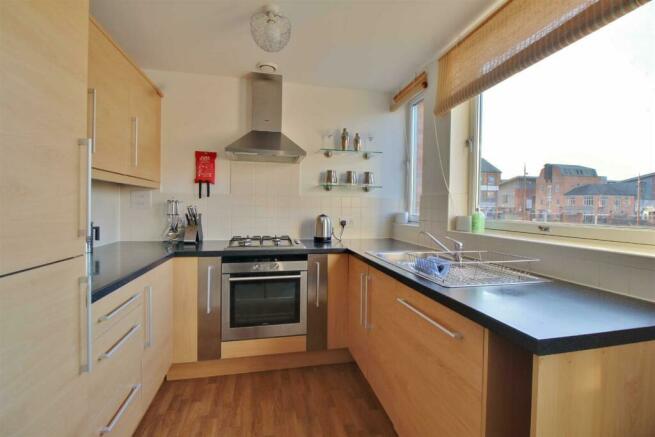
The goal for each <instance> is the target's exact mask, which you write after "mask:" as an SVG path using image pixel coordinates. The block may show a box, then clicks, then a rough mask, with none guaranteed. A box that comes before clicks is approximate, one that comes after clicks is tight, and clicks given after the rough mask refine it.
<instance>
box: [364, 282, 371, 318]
mask: <svg viewBox="0 0 655 437" xmlns="http://www.w3.org/2000/svg"><path fill="white" fill-rule="evenodd" d="M369 279H370V276H369V275H368V273H367V274H366V276H364V329H366V330H369V329H371V327H370V326H369V324H368V281H369Z"/></svg>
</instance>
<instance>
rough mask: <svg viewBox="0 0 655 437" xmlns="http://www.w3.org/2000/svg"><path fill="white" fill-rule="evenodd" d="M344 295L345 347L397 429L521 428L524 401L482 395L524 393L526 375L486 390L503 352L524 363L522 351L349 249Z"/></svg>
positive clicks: (463, 432) (458, 436)
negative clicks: (493, 390)
mask: <svg viewBox="0 0 655 437" xmlns="http://www.w3.org/2000/svg"><path fill="white" fill-rule="evenodd" d="M348 295H349V301H348V303H349V311H348V316H349V320H348V327H349V348H350V351H351V353H352V355H353V357H354V358H355V361H356V362H357V364H358V366H359V367H360V369H361V370H362V373H363V374H364V376H365V377H366V379H367V380H368V382H369V384H370V385H371V387H372V388H373V391H374V392H375V394H376V395H377V397H378V399H379V400H380V402H381V403H382V406H383V407H384V409H385V411H386V412H387V413H388V415H389V417H390V418H391V420H392V422H393V424H394V427H395V429H396V431H397V432H398V434H399V435H400V436H402V437H405V436H410V437H412V436H428V435H435V436H437V435H438V436H444V437H448V436H452V437H466V436H475V437H480V436H485V435H486V436H492V435H498V436H503V437H507V436H527V435H529V419H528V420H526V419H525V418H526V417H527V418H529V416H530V404H529V401H528V402H527V403H525V402H524V403H523V404H521V405H515V406H514V408H512V409H507V408H495V406H494V407H491V408H487V400H488V399H493V401H494V402H497V403H499V404H501V405H514V403H513V400H514V399H526V398H527V399H529V396H530V394H529V393H530V385H529V383H526V381H528V380H529V379H528V378H522V381H521V384H517V388H516V390H506V391H500V392H498V393H494V396H492V397H490V396H489V393H488V392H487V387H492V386H496V385H499V384H498V382H499V379H501V378H507V377H508V375H506V374H503V373H502V372H500V371H496V369H498V368H501V369H502V368H507V367H508V366H503V364H504V363H502V361H503V359H504V358H505V357H507V359H509V360H513V359H520V360H522V362H523V363H527V364H528V366H529V365H530V355H529V354H527V353H526V352H524V351H520V350H518V348H516V347H514V346H513V345H509V344H507V342H505V341H504V340H502V339H499V338H497V337H496V336H494V335H493V334H492V333H490V332H489V331H488V330H486V329H485V328H483V327H482V326H480V325H478V324H477V323H474V322H472V321H471V320H469V319H467V318H465V317H463V316H461V315H459V314H458V313H456V312H454V311H452V310H450V309H448V308H446V307H445V306H443V305H441V304H438V303H436V302H434V301H433V300H431V299H429V298H427V297H425V296H423V295H422V294H420V293H418V292H416V291H414V290H412V289H410V288H409V287H406V286H405V285H403V284H401V283H400V282H398V281H396V280H395V279H393V278H391V277H390V276H388V275H386V274H384V273H382V272H380V271H378V270H376V269H374V268H372V267H369V266H368V265H367V264H366V263H364V262H362V261H361V260H359V259H357V258H355V257H354V256H350V260H349V290H348ZM490 339H493V340H494V341H493V342H490ZM499 345H502V346H503V347H504V348H505V350H503V352H504V354H503V355H502V356H499V354H497V353H494V354H493V357H494V367H493V368H489V366H488V360H487V358H488V357H489V354H490V347H493V348H496V347H500V346H499ZM508 351H511V352H512V353H507V352H508ZM517 357H518V358H517ZM524 375H525V373H524ZM487 423H490V424H493V427H490V428H487Z"/></svg>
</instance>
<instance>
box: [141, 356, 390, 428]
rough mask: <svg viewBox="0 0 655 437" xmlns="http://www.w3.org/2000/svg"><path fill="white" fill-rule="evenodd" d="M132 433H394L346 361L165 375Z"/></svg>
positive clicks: (358, 374) (357, 373) (382, 412)
mask: <svg viewBox="0 0 655 437" xmlns="http://www.w3.org/2000/svg"><path fill="white" fill-rule="evenodd" d="M134 435H135V436H157V437H163V436H185V437H186V436H189V437H191V436H221V437H232V436H235V437H236V436H238V437H246V436H258V437H259V436H261V437H268V436H271V437H273V436H275V437H277V436H280V437H291V436H303V437H304V436H311V437H318V436H362V437H363V436H395V435H396V433H395V432H394V430H393V426H392V424H391V421H390V420H389V417H388V416H387V414H386V413H385V412H384V410H383V409H382V406H381V405H380V403H379V402H378V400H377V398H376V397H375V395H374V394H373V391H372V390H371V388H370V386H369V385H368V383H367V382H366V380H365V379H364V376H363V375H362V374H361V373H360V371H359V369H358V368H357V366H356V365H355V364H354V363H348V364H335V365H328V366H316V367H304V368H299V369H288V370H275V371H270V372H259V373H249V374H242V375H228V376H217V377H212V378H200V379H190V380H183V381H165V382H164V384H163V385H162V387H161V388H160V389H159V392H158V393H157V395H156V396H155V399H154V401H153V402H152V404H151V405H150V408H149V409H148V411H147V412H146V414H145V416H144V417H143V420H142V421H141V424H140V425H139V427H138V429H137V430H136V433H135V434H134Z"/></svg>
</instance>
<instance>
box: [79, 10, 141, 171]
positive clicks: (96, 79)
mask: <svg viewBox="0 0 655 437" xmlns="http://www.w3.org/2000/svg"><path fill="white" fill-rule="evenodd" d="M131 68H132V66H131V65H130V63H129V62H128V60H127V59H126V58H125V57H124V56H123V54H122V53H121V52H120V51H118V50H117V49H116V47H115V46H114V44H113V43H112V41H111V40H110V39H109V38H107V37H106V36H105V33H104V32H103V31H102V29H101V28H100V27H99V26H98V25H97V24H96V22H95V21H93V20H91V21H90V22H89V89H90V94H91V96H90V105H89V106H90V107H89V115H90V117H91V120H89V123H90V129H89V130H90V132H89V133H90V134H91V135H92V136H93V135H95V141H96V144H95V152H94V154H93V167H94V168H96V169H100V170H106V171H109V172H113V173H118V174H123V175H126V174H129V171H130V168H129V164H130V147H129V145H130V142H131V140H132V138H131V136H132V132H131V127H130V93H129V87H127V86H125V84H126V83H128V82H129V80H130V77H131V76H130V69H131ZM94 100H95V102H94ZM94 106H95V108H94ZM94 109H95V127H94V126H93V122H94V121H93V119H92V118H93V111H94ZM94 130H95V132H93V131H94Z"/></svg>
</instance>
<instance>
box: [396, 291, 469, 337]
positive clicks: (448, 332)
mask: <svg viewBox="0 0 655 437" xmlns="http://www.w3.org/2000/svg"><path fill="white" fill-rule="evenodd" d="M396 301H398V303H400V304H402V305H403V306H405V308H407V309H408V310H410V311H411V312H413V313H414V314H416V315H418V316H419V317H420V318H422V319H423V320H425V321H426V322H428V323H429V324H430V325H432V326H434V327H435V328H437V329H438V330H439V331H441V332H443V333H444V334H446V335H447V336H449V337H450V338H454V339H455V340H461V339H462V338H464V336H463V335H462V334H460V333H459V332H455V331H451V330H450V329H448V328H446V327H445V326H443V325H442V324H441V323H439V322H435V321H434V320H432V319H431V318H429V317H428V316H427V315H425V314H424V313H422V312H421V311H419V310H418V309H416V308H414V307H413V306H412V305H410V304H409V303H407V301H406V300H405V299H402V298H400V297H398V298H396Z"/></svg>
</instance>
